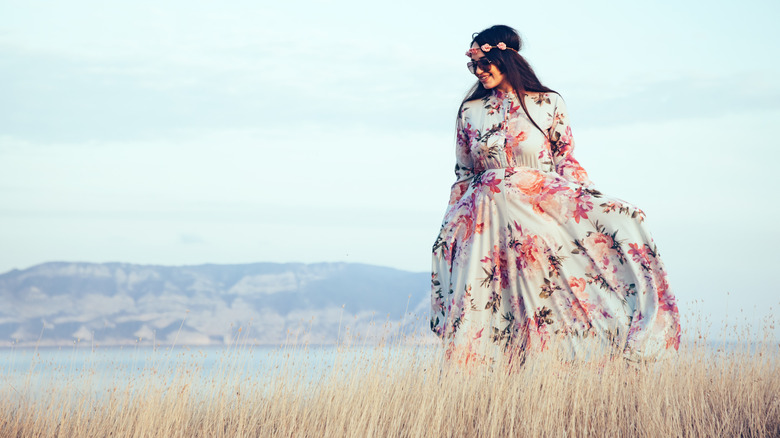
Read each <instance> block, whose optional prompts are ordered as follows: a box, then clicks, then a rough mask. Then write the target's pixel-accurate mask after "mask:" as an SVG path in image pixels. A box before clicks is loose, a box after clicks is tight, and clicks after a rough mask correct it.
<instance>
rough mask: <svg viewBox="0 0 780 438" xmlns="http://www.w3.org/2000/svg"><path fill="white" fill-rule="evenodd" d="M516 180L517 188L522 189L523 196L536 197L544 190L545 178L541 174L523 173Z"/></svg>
mask: <svg viewBox="0 0 780 438" xmlns="http://www.w3.org/2000/svg"><path fill="white" fill-rule="evenodd" d="M517 175H518V176H517V177H516V178H515V179H516V181H517V183H516V185H517V188H518V189H520V191H521V192H523V194H525V195H528V196H536V195H538V194H539V193H541V191H542V188H544V177H543V176H542V175H541V173H540V172H533V171H528V172H521V173H519V174H517Z"/></svg>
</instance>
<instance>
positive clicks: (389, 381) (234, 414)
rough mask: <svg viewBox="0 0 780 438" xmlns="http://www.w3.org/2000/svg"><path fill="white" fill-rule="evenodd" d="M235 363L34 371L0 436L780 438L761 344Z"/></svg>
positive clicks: (0, 422)
mask: <svg viewBox="0 0 780 438" xmlns="http://www.w3.org/2000/svg"><path fill="white" fill-rule="evenodd" d="M242 348H244V349H245V350H246V349H249V347H242ZM238 353H246V351H243V352H241V351H236V350H233V351H231V350H227V351H226V352H224V353H223V357H221V358H220V361H221V362H220V363H219V364H218V365H217V366H215V367H214V368H213V370H212V371H213V372H211V371H209V372H207V371H206V370H205V369H203V368H200V366H199V365H186V364H185V365H183V364H184V363H186V361H183V360H180V358H176V360H174V361H170V357H168V358H166V357H165V354H161V357H160V358H159V360H157V361H156V362H154V363H152V365H151V366H150V365H148V364H147V365H144V368H143V369H142V371H141V372H139V373H136V374H132V375H130V374H127V373H126V372H124V371H120V372H117V380H116V381H115V382H113V385H110V386H109V387H105V388H102V389H99V390H96V389H95V382H94V381H93V375H94V373H93V372H91V371H89V369H88V368H85V369H84V370H83V371H80V372H77V373H75V375H74V373H72V372H71V371H70V370H69V369H64V368H63V369H61V370H53V371H52V370H49V372H48V373H47V374H46V375H50V376H53V378H52V380H51V381H49V382H48V383H47V382H41V381H39V380H36V379H37V378H38V377H40V376H43V375H44V374H40V369H41V367H42V366H45V364H38V366H37V368H38V370H30V371H29V372H28V373H27V375H26V376H17V377H26V380H25V379H22V381H23V382H24V383H23V384H22V385H21V386H19V385H18V384H17V385H14V386H13V387H10V386H12V385H10V384H3V386H2V389H0V396H1V397H2V399H1V400H0V436H2V437H108V436H121V437H194V436H202V437H243V436H252V437H255V436H257V437H299V436H301V437H320V436H325V437H329V436H332V437H342V436H346V437H373V436H401V437H429V436H430V437H439V436H447V437H465V436H484V437H494V436H495V437H505V436H528V437H537V436H545V437H547V436H551V437H558V436H562V437H563V436H565V437H584V436H610V437H612V436H615V437H621V436H626V437H628V436H630V437H634V436H649V437H676V436H680V437H705V436H706V437H721V436H740V437H773V436H775V437H777V436H780V360H779V359H780V355H779V354H778V344H777V343H775V342H769V341H765V342H761V343H753V342H751V343H747V342H743V343H739V344H737V345H725V344H724V345H722V346H721V348H719V349H716V348H714V347H712V344H705V342H704V340H701V341H697V342H688V343H686V344H684V345H683V346H682V347H681V350H680V352H679V355H678V357H676V358H674V359H672V360H669V361H666V362H663V363H657V364H652V365H646V366H634V365H630V364H627V363H625V362H620V361H614V362H607V363H596V362H594V363H574V364H571V363H562V362H560V361H557V360H555V359H553V358H552V356H545V355H542V356H537V357H534V358H532V359H530V360H528V361H527V362H526V363H525V365H524V366H523V367H521V368H520V369H518V370H516V371H515V372H513V373H511V374H510V373H506V372H503V371H500V370H498V369H494V370H492V371H491V370H489V369H478V368H470V369H463V368H458V367H442V366H441V358H440V357H438V356H437V354H438V353H436V352H435V351H434V349H432V348H430V347H422V346H418V347H414V346H408V345H407V346H405V345H402V344H401V343H395V344H393V346H390V347H386V348H375V349H366V348H358V347H346V346H342V347H340V348H339V350H338V351H337V352H336V353H335V356H334V357H333V358H334V362H333V363H331V364H330V365H329V366H328V367H327V368H323V369H322V370H320V371H316V370H312V369H311V367H312V366H315V365H317V363H316V361H318V360H321V357H323V356H322V355H321V354H320V353H316V352H315V351H314V350H311V352H310V353H307V351H306V347H293V346H288V347H284V348H281V349H277V350H274V351H273V352H272V353H269V354H272V355H275V356H274V357H275V359H274V361H271V362H270V363H272V364H274V365H271V366H266V367H265V368H264V369H262V370H255V369H253V368H254V366H255V363H256V362H255V361H254V360H253V359H252V355H251V354H250V355H247V354H238ZM166 354H192V355H194V356H197V355H199V354H202V353H197V352H195V353H185V352H180V353H166ZM307 354H311V357H310V360H304V361H301V360H299V359H300V358H301V357H303V358H305V357H306V356H307ZM296 358H298V359H296ZM312 361H314V362H312ZM171 363H173V364H174V365H175V366H173V367H168V365H170V364H171ZM194 363H197V361H194V362H193V364H194ZM36 376H38V377H36ZM6 377H8V376H6ZM18 380H19V379H17V381H18ZM6 383H7V382H6Z"/></svg>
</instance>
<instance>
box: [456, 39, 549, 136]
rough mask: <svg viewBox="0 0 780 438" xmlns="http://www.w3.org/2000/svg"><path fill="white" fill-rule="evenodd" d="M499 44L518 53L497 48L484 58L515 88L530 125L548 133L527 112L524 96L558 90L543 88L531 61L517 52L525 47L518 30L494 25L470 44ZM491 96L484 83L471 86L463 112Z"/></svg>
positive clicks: (486, 53) (464, 101) (461, 106)
mask: <svg viewBox="0 0 780 438" xmlns="http://www.w3.org/2000/svg"><path fill="white" fill-rule="evenodd" d="M500 42H503V43H504V44H506V46H507V47H508V48H512V49H515V50H516V51H515V50H509V49H507V50H499V49H496V48H494V49H493V50H490V51H489V52H485V57H486V58H487V59H489V60H490V61H491V62H492V63H493V64H495V66H496V67H498V69H499V71H501V73H503V74H504V76H505V77H506V80H507V81H508V82H509V85H511V86H512V88H514V90H515V93H516V94H517V97H520V98H521V99H519V100H520V105H522V107H523V111H525V114H526V115H527V116H528V119H529V120H530V121H531V123H533V124H534V126H536V127H537V128H538V129H539V130H540V131H542V133H543V134H545V132H544V130H543V129H542V128H540V127H539V125H537V124H536V122H535V121H534V119H533V118H532V117H531V115H530V114H529V113H528V108H527V107H526V105H525V99H522V96H523V95H524V94H525V93H526V92H529V91H531V92H552V93H554V92H555V91H554V90H551V89H549V88H547V87H545V86H544V85H542V83H541V82H540V81H539V78H537V77H536V73H534V69H532V68H531V65H530V64H529V63H528V61H526V60H525V58H523V56H522V55H521V54H520V53H518V52H520V49H521V48H522V47H523V41H522V40H521V39H520V35H519V34H518V33H517V31H516V30H514V29H512V28H511V27H509V26H504V25H501V24H498V25H495V26H491V27H489V28H487V29H485V30H483V31H482V32H477V33H475V34H474V35H472V38H471V44H474V43H477V45H479V46H482V45H483V44H490V45H491V46H495V45H496V44H498V43H500ZM490 93H491V90H489V89H487V88H485V87H484V86H483V85H482V83H481V82H479V81H477V83H476V84H474V86H473V87H471V89H470V90H469V91H468V93H466V98H465V99H463V102H461V104H460V109H463V104H464V103H466V102H468V101H470V100H475V99H481V98H483V97H485V96H487V95H489V94H490ZM458 114H460V111H458ZM545 135H547V134H545Z"/></svg>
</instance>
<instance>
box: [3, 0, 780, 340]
mask: <svg viewBox="0 0 780 438" xmlns="http://www.w3.org/2000/svg"><path fill="white" fill-rule="evenodd" d="M623 3H625V4H623ZM779 13H780V4H778V3H777V2H773V1H746V2H741V3H737V2H717V1H716V2H713V1H708V2H704V1H657V2H641V3H640V2H620V3H619V2H606V1H591V2H587V3H585V2H576V1H558V2H554V3H550V2H527V1H516V2H509V3H507V4H498V3H496V4H492V5H491V4H488V3H477V2H460V1H447V2H425V1H415V2H411V1H396V2H392V3H391V2H383V3H377V4H372V3H371V2H363V1H324V0H323V1H291V2H269V1H259V2H258V1H225V2H220V3H217V2H209V1H199V0H196V1H191V0H188V1H159V0H158V1H146V0H139V1H134V2H132V3H131V4H122V5H120V4H116V3H107V2H103V1H84V0H72V1H58V2H54V1H36V2H30V1H9V0H0V272H7V271H9V270H11V269H25V268H28V267H30V266H33V265H35V264H38V263H43V262H47V261H86V262H109V261H118V262H130V263H142V264H164V265H183V264H201V263H251V262H260V261H267V262H304V263H314V262H331V261H344V262H357V263H369V264H377V265H383V266H391V267H396V268H399V269H404V270H410V271H426V270H429V269H430V249H431V245H432V243H433V241H434V239H435V237H436V235H437V233H438V230H439V226H440V224H441V220H442V216H443V214H444V210H445V208H446V203H447V199H448V196H449V188H450V185H451V184H452V182H453V181H454V174H453V166H454V124H455V113H456V110H457V107H458V105H459V103H460V101H461V99H462V98H463V96H464V94H465V92H466V90H467V89H468V88H469V87H470V86H471V84H472V83H473V82H474V77H473V76H472V75H470V74H469V73H468V71H467V70H466V68H465V62H466V61H467V59H466V57H465V56H464V55H463V54H464V52H465V50H466V49H467V48H468V46H469V42H470V40H471V35H472V33H474V32H477V31H480V30H482V29H484V28H486V27H489V26H491V25H493V24H507V25H510V26H512V27H514V28H516V29H518V30H519V31H520V33H521V35H522V37H523V38H524V44H525V46H524V48H523V50H522V52H521V53H522V54H523V55H524V56H525V57H526V58H527V59H528V60H529V61H530V62H531V64H532V66H533V68H534V69H535V71H536V72H537V74H538V76H539V77H540V79H541V80H542V82H543V83H544V84H545V85H547V86H549V87H550V88H553V89H555V90H556V91H558V92H559V93H560V94H561V95H563V96H564V98H565V99H566V102H567V106H568V109H569V115H570V118H571V120H572V126H573V132H574V139H575V143H576V148H575V156H576V157H577V158H578V159H579V161H580V162H581V163H582V165H583V166H584V167H585V168H586V169H587V170H588V172H589V174H590V177H591V179H592V180H593V181H594V182H595V184H596V187H597V188H598V189H599V190H600V191H602V192H604V193H606V194H608V195H610V196H615V197H618V198H621V199H625V200H627V201H629V202H631V203H632V204H635V205H638V206H639V207H641V208H642V209H643V210H644V211H645V212H646V213H647V215H648V219H647V225H648V226H649V228H650V230H651V232H652V235H653V237H654V239H655V241H656V243H657V244H658V247H659V249H660V253H661V255H662V257H663V259H664V262H665V263H666V266H667V269H668V271H669V277H670V281H671V283H672V287H673V288H674V290H675V293H676V294H677V296H678V298H679V300H680V306H681V309H682V312H683V314H684V315H686V316H685V318H688V320H691V319H690V318H693V317H694V316H693V315H698V316H696V317H703V318H704V320H705V322H704V323H703V324H706V323H707V322H706V321H709V323H711V324H714V325H715V326H723V325H724V323H727V324H729V325H732V326H734V324H737V323H738V322H740V321H741V322H742V323H743V326H744V322H745V321H747V322H750V321H760V320H761V318H765V317H767V316H768V315H771V314H772V313H773V312H774V311H775V310H776V309H777V308H778V306H780V293H778V292H780V291H779V290H778V289H779V288H778V286H777V281H776V275H775V267H776V266H777V265H778V263H779V262H780V256H778V248H780V233H778V231H777V228H776V226H775V221H776V218H777V217H778V216H779V213H780V207H778V202H777V201H778V198H779V197H778V195H777V194H776V192H775V180H776V175H777V174H776V170H775V164H776V162H777V160H778V158H780V140H779V139H778V137H777V136H776V129H775V128H776V127H777V126H778V123H777V120H778V118H780V61H779V60H778V59H779V58H780V57H778V56H777V49H776V47H778V44H779V43H780V30H778V29H779V28H778V26H776V23H775V21H776V17H777V16H779V15H780V14H779ZM689 325H690V323H689ZM759 325H760V324H759ZM735 327H736V326H735Z"/></svg>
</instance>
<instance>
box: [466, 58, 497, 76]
mask: <svg viewBox="0 0 780 438" xmlns="http://www.w3.org/2000/svg"><path fill="white" fill-rule="evenodd" d="M492 63H493V61H491V60H489V59H487V58H479V59H477V60H476V61H471V62H467V63H466V67H468V68H469V71H470V72H471V74H473V75H475V74H477V67H479V68H480V70H482V71H488V70H490V64H492Z"/></svg>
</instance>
